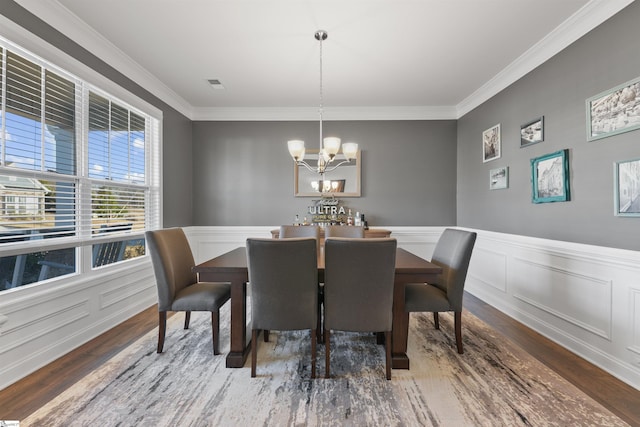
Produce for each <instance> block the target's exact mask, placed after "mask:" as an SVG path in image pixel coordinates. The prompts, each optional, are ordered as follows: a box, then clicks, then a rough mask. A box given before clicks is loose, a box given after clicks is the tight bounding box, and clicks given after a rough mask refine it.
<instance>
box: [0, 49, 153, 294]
mask: <svg viewBox="0 0 640 427" xmlns="http://www.w3.org/2000/svg"><path fill="white" fill-rule="evenodd" d="M2 43H3V40H2V39H1V38H0V106H1V108H0V291H2V290H5V289H9V288H14V287H18V286H22V285H26V284H30V283H34V282H38V281H43V280H47V279H51V278H54V277H58V276H63V275H69V274H82V273H87V272H90V271H91V270H93V269H96V268H101V267H103V266H105V265H108V264H113V263H116V262H121V261H125V260H128V259H132V258H136V257H138V256H141V255H144V253H145V248H144V231H145V230H146V229H148V228H157V227H158V225H159V223H160V218H159V210H158V207H159V195H160V190H159V181H160V180H159V144H160V142H159V139H160V138H159V126H160V121H159V119H157V118H155V117H153V116H151V115H150V114H147V113H145V112H143V111H140V110H139V109H136V108H134V107H132V106H130V105H128V104H127V103H125V102H123V101H121V100H119V99H117V98H115V97H113V96H111V95H109V94H108V93H106V92H103V91H102V90H100V89H99V88H97V87H94V86H92V85H90V84H89V83H87V82H85V81H82V80H80V79H79V78H77V77H74V76H73V75H71V74H69V73H67V72H65V71H64V70H61V69H59V68H57V67H55V66H54V65H53V64H49V63H47V62H45V61H43V60H40V59H39V58H37V57H35V56H33V55H31V54H29V53H28V52H25V51H23V50H22V49H20V48H19V47H17V46H13V45H12V44H10V43H8V42H7V43H6V45H2Z"/></svg>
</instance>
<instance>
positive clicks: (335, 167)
mask: <svg viewBox="0 0 640 427" xmlns="http://www.w3.org/2000/svg"><path fill="white" fill-rule="evenodd" d="M345 163H351V160H343V161H341V162H340V163H338V164H337V165H333V166H331V167H330V168H325V170H324V171H325V173H326V172H331V171H332V170H336V169H337V168H338V166H340V165H344V164H345Z"/></svg>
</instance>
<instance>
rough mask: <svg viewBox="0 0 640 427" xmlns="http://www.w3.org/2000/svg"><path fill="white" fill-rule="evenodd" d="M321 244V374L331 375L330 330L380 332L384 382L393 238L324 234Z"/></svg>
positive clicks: (390, 314)
mask: <svg viewBox="0 0 640 427" xmlns="http://www.w3.org/2000/svg"><path fill="white" fill-rule="evenodd" d="M324 245H325V248H324V251H325V252H324V253H325V270H324V341H325V357H326V361H325V363H326V371H325V376H326V378H329V377H330V375H331V374H330V358H331V356H330V353H331V351H330V350H331V349H330V347H331V345H330V344H331V343H330V338H331V330H340V331H353V332H384V335H385V354H386V374H387V379H388V380H390V379H391V326H392V321H393V285H394V277H395V263H396V246H397V242H396V239H393V238H379V239H349V238H339V237H330V238H328V239H327V240H326V241H325V244H324Z"/></svg>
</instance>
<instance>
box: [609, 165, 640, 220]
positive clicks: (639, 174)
mask: <svg viewBox="0 0 640 427" xmlns="http://www.w3.org/2000/svg"><path fill="white" fill-rule="evenodd" d="M614 173H615V176H614V182H615V186H616V188H615V191H614V193H613V194H614V198H615V214H616V215H618V216H638V217H640V159H634V160H625V161H623V162H617V163H616V164H615V167H614Z"/></svg>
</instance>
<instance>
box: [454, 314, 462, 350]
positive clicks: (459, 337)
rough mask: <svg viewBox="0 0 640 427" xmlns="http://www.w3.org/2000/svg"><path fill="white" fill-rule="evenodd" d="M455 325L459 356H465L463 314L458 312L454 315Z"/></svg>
mask: <svg viewBox="0 0 640 427" xmlns="http://www.w3.org/2000/svg"><path fill="white" fill-rule="evenodd" d="M454 323H455V329H456V347H458V354H463V350H462V312H461V311H456V312H455V313H454Z"/></svg>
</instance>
